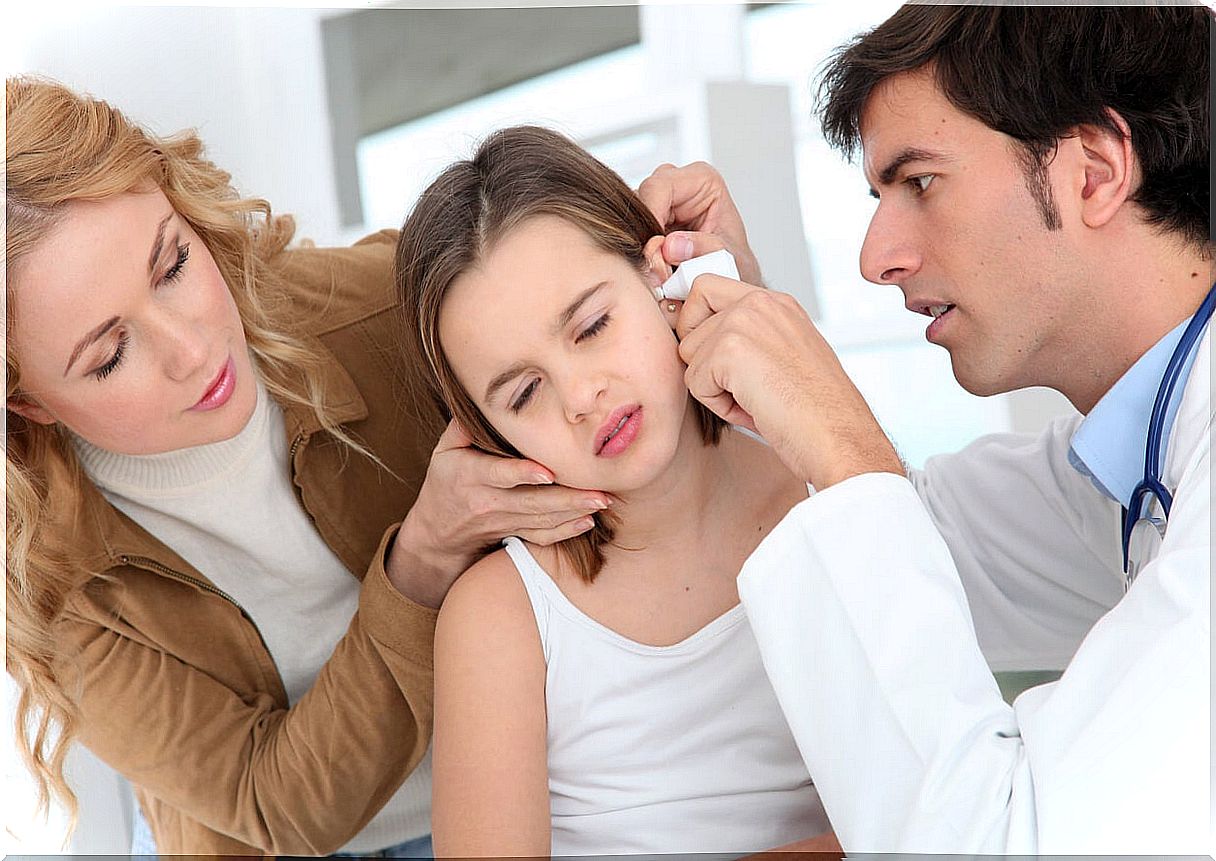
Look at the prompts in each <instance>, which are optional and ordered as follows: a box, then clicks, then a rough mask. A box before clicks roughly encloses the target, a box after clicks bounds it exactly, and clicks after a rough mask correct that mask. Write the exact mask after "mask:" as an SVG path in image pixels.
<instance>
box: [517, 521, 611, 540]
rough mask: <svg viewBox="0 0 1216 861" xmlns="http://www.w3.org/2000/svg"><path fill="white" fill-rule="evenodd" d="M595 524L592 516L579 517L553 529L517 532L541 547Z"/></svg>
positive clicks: (578, 533) (573, 535)
mask: <svg viewBox="0 0 1216 861" xmlns="http://www.w3.org/2000/svg"><path fill="white" fill-rule="evenodd" d="M594 525H595V520H593V519H592V518H591V517H579V518H575V519H574V520H569V521H567V522H565V523H562V524H560V525H558V526H555V527H553V528H552V529H521V530H520V531H519V532H518V533H516V534H517V535H519V537H520V538H522V539H523V540H524V541H530V542H531V543H533V544H538V545H540V546H541V547H548V546H549V545H550V544H557V543H558V542H559V541H566V540H568V539H570V538H574V537H575V536H578V535H582V534H583V533H584V532H586V531H587V530H589V529H590V528H591V527H593V526H594Z"/></svg>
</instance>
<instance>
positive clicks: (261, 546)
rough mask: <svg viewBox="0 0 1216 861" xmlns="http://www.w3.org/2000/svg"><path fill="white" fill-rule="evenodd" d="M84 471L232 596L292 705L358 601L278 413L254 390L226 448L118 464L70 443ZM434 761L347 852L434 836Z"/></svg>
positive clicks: (131, 458) (122, 459)
mask: <svg viewBox="0 0 1216 861" xmlns="http://www.w3.org/2000/svg"><path fill="white" fill-rule="evenodd" d="M73 441H74V442H75V444H76V450H77V452H78V454H79V456H80V460H81V463H82V464H83V466H84V469H85V472H86V473H87V474H88V475H89V477H90V478H91V479H92V480H93V482H94V483H95V484H96V485H97V487H98V488H99V489H100V490H101V492H102V493H103V494H104V495H105V497H106V499H108V500H109V501H110V503H111V504H113V505H114V507H115V508H117V509H118V510H119V511H122V512H123V513H124V514H126V515H127V516H128V517H130V518H131V519H132V520H134V521H135V522H136V523H138V524H139V525H140V526H142V527H143V528H144V529H146V530H147V531H148V532H149V533H151V534H152V535H154V536H155V537H156V538H158V539H159V540H160V541H162V542H164V543H165V544H167V545H168V546H170V547H172V548H173V549H174V550H175V551H176V552H177V553H178V555H180V556H181V557H182V558H183V559H185V560H186V561H187V562H189V563H190V564H191V565H193V566H194V567H195V568H197V569H198V570H199V571H200V572H201V573H202V574H203V575H204V576H206V577H207V578H208V579H209V580H210V581H211V582H212V583H214V584H215V585H216V586H217V587H218V588H220V589H222V590H223V591H224V592H226V593H228V594H229V595H231V596H232V597H233V598H234V599H235V600H236V602H237V603H238V604H240V605H241V607H242V608H244V610H245V612H246V613H248V614H249V616H250V618H252V619H253V621H254V624H256V625H257V627H258V630H259V631H260V632H261V634H262V639H263V640H264V641H265V643H266V646H267V648H268V649H269V650H270V654H271V657H273V658H274V662H275V665H276V666H277V667H278V670H279V675H280V676H281V677H282V680H283V686H284V687H285V688H286V690H287V697H288V700H289V702H290V703H291V704H292V705H295V703H296V702H297V701H299V699H300V698H301V697H302V696H303V695H304V692H305V691H307V690H308V688H309V687H310V686H311V685H312V683H313V681H314V680H315V679H316V677H317V674H318V673H319V672H320V670H321V666H322V665H323V664H324V663H325V661H327V660H328V659H329V656H330V655H331V654H332V653H333V650H334V647H335V646H336V645H337V643H338V640H340V639H341V638H342V636H343V634H345V633H346V629H347V627H348V626H349V625H350V620H351V618H352V616H354V613H355V608H356V606H357V605H358V603H359V581H358V579H356V578H355V577H354V576H352V575H351V573H350V572H349V571H348V570H347V569H346V568H345V566H343V564H342V562H341V561H340V560H339V559H338V557H337V556H335V555H334V553H333V551H332V550H330V549H329V546H328V545H326V544H325V542H324V541H323V540H322V539H321V536H320V535H319V534H318V533H317V530H316V528H315V527H314V526H313V524H312V521H311V519H310V518H309V516H308V514H307V513H306V512H305V511H304V509H303V508H302V507H301V505H300V503H299V501H298V500H297V499H296V495H295V491H294V490H293V488H292V480H291V470H290V467H289V464H288V460H287V440H286V437H285V431H284V426H283V412H282V410H281V409H280V408H279V406H278V404H276V403H275V402H274V400H273V399H272V398H270V396H269V395H268V393H267V392H266V390H265V388H264V387H263V386H262V385H261V384H260V383H259V384H258V397H257V406H256V407H255V409H254V412H253V415H252V416H251V417H250V419H249V422H248V424H246V426H245V427H244V429H243V430H241V432H240V433H238V434H237V435H236V436H235V437H233V438H232V439H229V440H224V441H222V442H217V443H211V444H208V445H201V446H195V447H192V448H186V449H180V450H178V451H171V452H166V453H164V454H153V455H123V454H115V453H114V452H110V451H105V450H103V449H99V448H97V447H95V446H93V445H90V444H89V443H87V442H85V441H84V440H82V439H80V438H79V437H76V438H74V440H73ZM430 812H431V763H430V754H429V753H428V754H427V756H426V758H425V759H424V760H423V761H422V762H421V763H420V764H419V765H418V768H417V769H416V770H415V771H414V773H413V774H411V775H410V777H409V778H408V779H407V780H406V781H405V783H404V784H402V786H401V788H400V789H398V790H397V792H396V793H395V794H394V795H393V796H392V798H390V799H389V801H388V803H387V804H386V805H385V806H384V808H383V809H382V810H381V811H380V812H379V813H377V814H376V816H375V817H374V818H373V819H372V820H371V822H369V823H368V824H367V826H366V827H364V828H363V830H362V831H360V832H359V833H358V834H357V835H355V837H354V838H353V839H351V841H350V842H349V843H347V844H346V845H345V846H343V847H342V849H341V850H339V851H341V852H348V853H358V852H370V851H374V850H378V849H383V848H385V847H388V846H392V845H395V844H397V843H401V842H404V841H406V840H411V839H413V838H416V837H420V836H422V835H424V834H427V833H429V831H430Z"/></svg>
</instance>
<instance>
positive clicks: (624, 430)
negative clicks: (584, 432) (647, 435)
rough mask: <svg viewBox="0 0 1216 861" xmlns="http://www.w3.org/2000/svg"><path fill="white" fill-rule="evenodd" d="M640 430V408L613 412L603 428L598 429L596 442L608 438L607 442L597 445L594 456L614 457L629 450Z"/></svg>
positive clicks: (633, 407)
mask: <svg viewBox="0 0 1216 861" xmlns="http://www.w3.org/2000/svg"><path fill="white" fill-rule="evenodd" d="M622 420H623V422H624V423H623V424H622ZM618 428H619V430H618ZM641 429H642V408H641V407H640V406H632V407H621V408H620V409H618V410H615V411H614V412H613V413H612V415H611V416H609V417H608V421H606V422H604V425H603V427H601V428H600V432H599V434H598V435H597V436H596V439H597V440H602V439H604V437H609V439H608V441H607V442H605V443H603V444H601V445H599V450H598V451H597V452H596V455H597V456H598V457H616V456H617V455H619V454H621V453H622V452H624V451H625V449H627V448H629V446H630V445H631V444H632V443H633V441H634V440H635V439H637V435H638V432H639V431H640V430H641ZM614 431H615V433H614Z"/></svg>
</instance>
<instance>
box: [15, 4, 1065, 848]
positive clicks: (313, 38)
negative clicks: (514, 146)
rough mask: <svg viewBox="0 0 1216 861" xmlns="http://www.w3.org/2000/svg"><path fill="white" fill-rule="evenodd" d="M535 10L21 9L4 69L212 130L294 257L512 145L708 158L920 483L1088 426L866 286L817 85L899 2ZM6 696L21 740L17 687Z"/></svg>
mask: <svg viewBox="0 0 1216 861" xmlns="http://www.w3.org/2000/svg"><path fill="white" fill-rule="evenodd" d="M436 5H442V7H443V8H426V7H427V6H436ZM520 5H521V4H520V3H518V2H517V3H513V4H509V3H498V4H494V3H486V2H480V3H477V4H476V5H474V4H471V3H469V4H466V3H462V2H447V3H443V4H436V3H429V4H428V3H421V2H420V3H414V4H402V3H396V4H392V8H389V6H388V5H386V4H377V3H365V4H361V5H360V7H359V8H357V9H354V8H349V9H334V8H326V9H318V8H258V9H247V8H239V7H211V8H203V7H186V6H179V7H153V6H145V7H129V6H128V7H104V6H99V5H96V4H77V5H64V4H52V5H49V6H48V5H45V4H21V5H19V6H13V7H11V8H9V9H6V12H5V19H6V23H5V28H4V30H5V33H4V34H3V35H0V39H2V40H3V43H2V44H0V47H3V51H2V55H3V57H4V62H5V64H6V68H5V73H6V75H12V74H26V73H33V74H40V75H46V76H49V77H52V78H55V79H57V80H59V81H61V82H63V83H65V84H68V85H69V86H72V87H74V88H77V89H79V90H82V91H86V92H88V93H91V94H93V95H95V96H98V97H101V98H104V99H107V100H108V101H110V102H111V103H112V104H114V105H116V106H118V107H120V108H121V109H122V110H124V111H125V112H126V113H127V114H128V115H129V116H130V117H132V118H133V119H135V120H137V121H138V122H141V123H143V124H144V125H146V126H147V127H149V128H150V129H151V130H153V131H154V132H156V133H159V134H171V133H173V132H175V131H177V130H180V129H183V128H195V129H197V130H198V132H199V133H200V135H201V136H202V138H203V140H204V142H205V143H206V144H207V147H208V152H209V154H210V157H211V158H212V160H213V161H215V162H216V163H217V164H219V165H220V166H221V167H223V168H225V169H226V170H228V171H230V172H231V173H232V175H233V178H234V182H235V184H236V186H237V187H238V189H239V190H240V191H241V192H242V193H243V194H246V195H251V196H257V197H264V198H266V199H267V200H269V201H270V202H271V204H272V206H273V207H274V209H275V210H276V211H278V212H289V213H292V214H293V215H295V216H296V219H297V223H298V232H297V238H298V239H303V238H307V239H311V240H313V241H314V242H316V243H317V244H318V245H329V244H345V243H349V242H352V241H354V240H355V239H357V238H359V237H360V236H362V235H364V234H366V233H370V232H372V231H374V230H378V229H380V228H383V227H397V226H399V225H400V223H401V221H402V219H403V217H404V215H405V213H406V212H407V211H408V210H409V208H410V206H411V205H412V204H413V202H414V200H415V199H416V198H417V196H418V194H419V193H420V192H421V191H422V189H423V188H424V187H425V186H426V185H427V183H428V182H430V180H431V179H432V178H434V176H435V175H436V174H437V173H438V172H439V171H440V170H442V169H443V168H444V167H445V166H446V165H447V164H448V163H450V162H451V161H453V160H455V159H457V158H464V157H466V156H468V155H469V154H470V153H471V151H472V149H473V148H474V146H475V145H476V143H477V142H478V141H479V140H480V139H481V138H482V137H484V136H485V135H486V134H488V133H489V132H490V131H492V130H494V129H496V128H499V127H501V126H504V125H511V124H515V123H521V122H528V123H537V124H541V125H546V126H549V127H552V128H556V129H558V130H560V131H562V132H565V133H566V134H568V135H570V136H571V137H573V138H574V139H576V140H578V141H579V142H580V143H582V144H583V145H584V146H586V147H587V148H588V149H590V150H591V151H592V152H593V153H594V154H595V155H597V156H598V157H599V158H600V159H602V160H603V161H605V162H607V163H608V164H609V165H611V166H612V167H613V168H615V169H616V170H617V171H618V172H619V173H620V174H621V175H622V176H623V177H624V178H625V179H626V181H627V182H629V183H630V184H631V185H633V186H635V187H636V185H637V183H639V182H640V181H641V180H642V179H643V178H645V177H646V176H647V175H648V174H649V173H650V171H651V170H652V169H653V168H654V167H655V166H656V165H658V164H660V163H662V162H673V163H676V164H683V163H686V162H689V161H694V160H698V159H704V160H706V161H709V162H711V163H713V164H714V165H715V166H717V167H718V168H719V170H721V171H722V173H723V174H724V175H725V177H726V179H727V182H728V183H729V185H730V188H731V190H732V192H733V194H734V196H735V199H736V200H737V202H738V204H739V208H740V210H741V211H742V213H743V216H744V219H745V221H746V223H747V226H748V233H749V237H750V239H751V241H752V244H753V247H754V248H755V250H756V252H757V256H758V257H759V259H760V262H761V266H762V268H763V270H764V273H765V278H766V282H767V285H768V286H769V287H770V288H773V289H778V290H783V291H786V292H789V293H791V294H793V295H794V296H796V297H797V298H798V299H799V301H800V302H802V304H803V305H804V306H805V307H806V309H807V310H808V312H810V314H811V315H812V317H814V318H815V320H816V321H817V323H818V324H819V325H820V327H821V329H822V330H823V332H824V334H825V336H826V337H827V339H828V340H829V341H830V342H831V343H832V344H833V345H834V346H835V347H836V349H837V351H838V352H839V354H840V356H841V358H842V360H843V362H844V365H845V367H846V369H847V370H848V371H849V372H850V373H851V374H852V376H853V378H854V380H855V381H856V382H857V385H858V387H859V388H860V389H861V390H862V392H863V393H864V394H865V395H866V397H867V398H868V400H869V402H870V404H871V406H872V407H873V409H874V412H875V413H876V414H877V416H878V418H879V420H880V421H881V422H882V423H883V426H884V427H885V428H886V429H887V431H888V433H889V434H890V435H891V437H892V438H893V439H894V441H895V443H896V446H897V447H898V449H899V451H900V453H901V454H902V455H903V456H904V458H905V459H906V460H907V461H908V462H909V463H910V464H911V465H913V466H920V465H922V464H923V463H924V461H925V459H926V458H927V457H929V456H931V455H933V454H935V453H939V452H947V451H953V450H956V449H958V448H960V447H962V446H964V445H966V444H967V443H968V442H970V441H971V440H972V439H974V438H975V437H977V436H979V435H981V434H984V433H989V432H994V431H1007V430H1018V431H1035V430H1038V429H1039V428H1041V427H1042V426H1043V425H1044V424H1045V423H1046V421H1048V420H1049V419H1050V418H1051V417H1053V416H1055V415H1058V414H1061V413H1063V412H1067V411H1068V410H1070V409H1071V407H1070V406H1069V405H1068V404H1067V402H1066V401H1064V399H1063V398H1062V397H1060V396H1058V395H1056V394H1055V393H1053V392H1050V391H1047V390H1042V389H1031V390H1027V391H1023V392H1016V393H1013V394H1011V395H1004V396H998V397H992V398H976V397H973V396H971V395H968V394H967V393H966V392H964V391H963V390H962V389H961V388H959V387H958V385H957V384H956V383H955V382H954V379H953V377H952V375H951V373H950V364H949V360H948V356H947V354H946V353H945V352H944V351H943V350H940V349H938V348H936V347H933V346H932V345H930V344H928V343H927V342H926V341H925V340H924V328H925V319H924V318H922V317H919V316H916V315H912V314H909V313H908V312H907V311H905V310H904V308H903V300H902V295H901V294H900V292H899V291H898V290H897V289H895V288H880V287H876V286H874V285H871V284H868V283H866V282H865V281H863V280H862V279H861V276H860V274H859V272H858V263H857V261H858V252H859V249H860V246H861V241H862V239H863V237H864V235H865V229H866V225H867V223H868V220H869V217H870V214H871V213H872V211H873V208H874V206H875V205H876V202H875V201H874V200H873V199H871V198H870V197H869V195H868V187H867V184H866V182H865V179H864V178H863V176H862V174H861V170H860V168H859V166H858V165H856V164H848V163H846V162H844V161H843V160H842V158H841V157H840V156H839V155H838V154H837V153H835V152H833V151H832V150H830V149H829V148H828V147H827V145H826V144H825V143H824V142H823V139H822V137H821V135H820V134H819V130H818V125H817V123H816V122H815V120H814V118H813V115H812V109H813V84H814V80H815V76H816V72H817V71H818V69H819V68H820V67H821V65H822V63H823V62H824V60H825V59H826V58H827V56H828V55H829V53H830V52H831V51H832V50H833V49H834V48H835V47H836V46H838V45H840V44H841V43H842V42H844V41H846V40H847V39H849V38H850V37H851V36H853V35H855V34H856V33H858V32H859V31H861V30H863V29H867V28H869V27H872V26H874V25H876V24H877V23H879V22H881V21H882V20H883V19H885V18H886V17H887V16H888V15H890V14H891V12H893V11H894V10H895V8H896V7H897V6H898V5H899V4H897V3H893V2H890V0H876V2H866V3H857V2H849V0H823V2H797V3H751V4H741V3H724V2H720V3H713V4H687V3H679V2H668V3H663V4H661V5H659V4H655V5H636V4H628V3H626V4H619V5H596V4H592V3H579V2H576V0H564V2H563V4H562V5H561V6H557V5H549V4H548V3H547V2H534V3H531V4H527V5H528V8H517V7H519V6H520ZM403 7H405V8H403ZM5 692H6V702H7V705H8V718H9V719H8V721H7V723H6V725H7V726H8V727H11V715H12V704H13V702H14V700H15V696H16V694H15V691H14V689H13V685H12V683H11V680H9V679H8V678H7V677H6V688H5ZM6 736H11V733H6ZM5 750H6V760H5V789H4V792H5V797H4V799H3V802H2V803H3V807H4V810H5V819H6V821H5V825H6V832H7V833H6V835H5V840H6V841H7V844H8V851H10V852H21V853H27V852H30V853H32V852H48V853H51V852H59V851H63V850H62V849H61V845H62V834H63V829H64V821H63V816H62V813H61V812H59V811H56V812H54V813H53V815H52V816H51V818H50V819H49V821H47V822H42V821H41V820H40V819H36V818H35V817H34V816H33V814H32V810H33V790H32V784H31V782H30V780H29V778H28V776H26V774H25V772H24V769H23V767H22V766H21V764H20V763H19V762H18V761H17V759H16V758H15V754H14V752H13V750H12V743H11V737H10V738H7V739H6V745H5ZM69 772H70V776H71V777H72V779H73V780H74V782H75V783H76V784H77V785H78V786H79V787H80V788H81V792H82V810H81V820H80V827H79V828H78V831H77V835H76V837H75V838H74V839H73V841H72V843H71V845H70V846H69V850H70V851H75V852H90V853H97V854H110V853H113V854H125V853H126V852H127V851H128V849H129V843H124V840H127V839H128V835H129V834H130V810H131V806H130V805H131V799H130V794H129V790H127V788H126V787H125V785H124V783H123V781H122V780H121V778H119V777H118V776H117V775H115V774H113V773H112V772H110V771H108V769H106V768H105V767H104V766H103V765H101V764H100V763H98V762H97V761H96V760H93V759H92V758H91V757H88V756H87V755H84V754H77V755H74V757H73V760H72V762H71V764H70V768H69Z"/></svg>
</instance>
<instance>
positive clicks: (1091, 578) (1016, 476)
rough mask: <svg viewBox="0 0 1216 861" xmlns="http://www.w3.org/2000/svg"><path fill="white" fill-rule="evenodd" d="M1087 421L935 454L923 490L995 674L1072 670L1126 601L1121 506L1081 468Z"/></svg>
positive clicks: (916, 482) (918, 476) (920, 482)
mask: <svg viewBox="0 0 1216 861" xmlns="http://www.w3.org/2000/svg"><path fill="white" fill-rule="evenodd" d="M1080 418H1081V417H1080V416H1079V415H1073V416H1071V417H1062V418H1060V419H1057V420H1056V421H1054V422H1052V424H1051V425H1050V426H1049V427H1048V428H1046V429H1045V430H1044V431H1043V432H1042V433H1041V434H1037V435H1031V434H992V435H990V436H986V437H983V438H981V439H979V440H977V441H976V442H974V443H972V444H971V445H969V446H967V447H966V448H965V449H963V450H962V451H960V452H957V453H954V454H946V455H939V456H938V457H933V458H930V459H929V461H928V463H926V464H925V468H924V470H923V471H915V472H913V473H912V475H911V478H912V483H913V486H914V487H915V488H916V491H917V493H918V495H919V496H920V497H921V501H922V502H923V503H924V504H925V508H926V509H928V512H929V515H930V517H932V518H933V523H934V526H935V527H936V529H937V531H938V532H939V533H940V534H941V535H942V537H943V538H945V540H946V545H947V547H949V548H950V554H951V556H952V557H953V559H954V563H955V565H956V567H957V568H958V573H959V576H960V577H961V579H962V583H963V589H964V591H965V592H966V594H967V601H968V604H969V605H970V608H971V614H972V617H973V620H974V622H975V630H976V632H977V634H978V636H979V642H980V648H981V649H982V650H983V651H984V656H985V657H986V658H987V659H988V665H989V666H990V667H991V668H992V669H993V670H998V671H999V670H1062V669H1064V667H1065V666H1066V665H1067V664H1068V661H1069V659H1071V657H1072V656H1073V654H1074V653H1075V652H1076V650H1077V646H1078V645H1079V644H1080V642H1081V638H1082V637H1084V636H1085V634H1086V632H1088V631H1089V629H1090V628H1092V627H1093V625H1094V623H1095V622H1096V621H1097V620H1098V619H1099V618H1101V617H1102V616H1103V615H1104V614H1105V613H1106V612H1107V611H1108V610H1110V608H1111V607H1113V606H1114V605H1115V604H1116V603H1118V601H1119V599H1120V598H1122V597H1123V578H1122V570H1121V569H1122V559H1121V556H1120V544H1119V541H1120V533H1119V523H1120V508H1119V504H1118V503H1117V502H1115V501H1114V500H1112V499H1110V498H1109V497H1106V496H1104V495H1103V494H1101V493H1099V492H1098V490H1097V489H1095V487H1094V485H1093V484H1092V483H1091V481H1090V480H1089V479H1088V478H1086V477H1085V476H1083V475H1081V474H1080V473H1079V472H1077V470H1076V469H1074V468H1073V466H1072V465H1071V464H1070V463H1069V460H1068V451H1069V445H1070V442H1071V439H1072V436H1073V434H1074V432H1075V431H1076V426H1077V424H1078V422H1079V420H1080Z"/></svg>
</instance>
